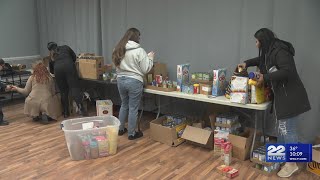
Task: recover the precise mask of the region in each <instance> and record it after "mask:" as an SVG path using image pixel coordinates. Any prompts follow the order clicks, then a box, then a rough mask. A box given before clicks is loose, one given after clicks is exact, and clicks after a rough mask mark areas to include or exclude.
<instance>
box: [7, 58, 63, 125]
mask: <svg viewBox="0 0 320 180" xmlns="http://www.w3.org/2000/svg"><path fill="white" fill-rule="evenodd" d="M11 90H12V91H17V92H18V93H21V94H23V95H26V96H27V98H26V101H25V105H24V113H25V114H27V115H29V116H31V117H32V118H33V120H34V121H38V120H41V123H43V124H48V123H49V120H54V119H55V120H56V119H57V118H58V117H59V116H60V115H61V114H62V110H61V102H60V99H59V97H58V96H57V94H56V91H55V83H54V80H53V78H52V77H51V75H50V73H49V71H48V69H47V68H46V66H45V65H44V63H43V62H37V63H36V64H34V65H33V74H32V75H31V76H30V77H29V79H28V81H27V84H26V86H25V88H19V87H16V86H12V87H11Z"/></svg>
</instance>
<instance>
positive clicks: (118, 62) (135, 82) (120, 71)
mask: <svg viewBox="0 0 320 180" xmlns="http://www.w3.org/2000/svg"><path fill="white" fill-rule="evenodd" d="M139 40H140V32H139V30H138V29H136V28H130V29H128V30H127V32H126V33H125V34H124V36H123V37H122V38H121V40H120V41H119V43H118V44H117V46H116V47H115V49H114V51H113V53H112V61H113V63H114V64H115V66H116V68H117V77H118V78H117V81H118V90H119V94H120V97H121V108H120V113H119V120H120V123H121V125H120V128H119V133H118V134H119V135H120V136H121V135H123V134H124V133H126V132H127V131H128V139H129V140H134V139H137V138H140V137H142V136H143V133H142V132H140V131H139V132H137V131H135V129H136V125H137V118H138V108H139V105H140V100H141V96H142V92H143V77H144V76H145V75H146V74H147V73H148V72H149V71H150V70H151V68H152V66H153V58H154V52H150V53H148V54H147V53H146V51H145V50H144V49H143V48H141V46H140V44H139ZM127 117H128V130H127V129H126V128H125V127H124V124H125V120H126V119H127Z"/></svg>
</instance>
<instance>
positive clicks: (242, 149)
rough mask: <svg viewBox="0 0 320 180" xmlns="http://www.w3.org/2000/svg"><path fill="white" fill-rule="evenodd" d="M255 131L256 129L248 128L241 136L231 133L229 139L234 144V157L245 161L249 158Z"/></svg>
mask: <svg viewBox="0 0 320 180" xmlns="http://www.w3.org/2000/svg"><path fill="white" fill-rule="evenodd" d="M253 132H254V130H252V129H249V128H247V129H245V132H244V133H243V134H241V136H237V135H233V134H229V137H228V141H230V142H231V144H232V157H234V158H237V159H240V160H243V161H245V160H247V159H249V157H250V149H251V145H252V141H253Z"/></svg>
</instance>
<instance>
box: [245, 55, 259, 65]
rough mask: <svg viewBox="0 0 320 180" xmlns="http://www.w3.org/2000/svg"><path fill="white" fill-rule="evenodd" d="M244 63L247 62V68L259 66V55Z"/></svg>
mask: <svg viewBox="0 0 320 180" xmlns="http://www.w3.org/2000/svg"><path fill="white" fill-rule="evenodd" d="M244 63H246V68H247V67H251V66H259V57H255V58H252V59H248V60H246V61H244Z"/></svg>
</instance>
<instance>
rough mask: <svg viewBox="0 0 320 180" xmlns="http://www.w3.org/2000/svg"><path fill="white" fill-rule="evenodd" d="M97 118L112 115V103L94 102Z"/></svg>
mask: <svg viewBox="0 0 320 180" xmlns="http://www.w3.org/2000/svg"><path fill="white" fill-rule="evenodd" d="M96 110H97V116H106V115H113V103H112V101H111V100H97V101H96Z"/></svg>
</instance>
